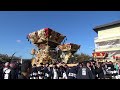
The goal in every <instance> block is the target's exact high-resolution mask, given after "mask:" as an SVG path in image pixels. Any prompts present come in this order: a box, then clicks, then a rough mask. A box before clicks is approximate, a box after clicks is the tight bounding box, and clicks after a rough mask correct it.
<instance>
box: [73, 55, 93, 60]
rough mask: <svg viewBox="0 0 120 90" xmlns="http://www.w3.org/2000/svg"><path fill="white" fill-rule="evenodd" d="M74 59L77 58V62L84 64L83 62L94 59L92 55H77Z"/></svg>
mask: <svg viewBox="0 0 120 90" xmlns="http://www.w3.org/2000/svg"><path fill="white" fill-rule="evenodd" d="M74 57H75V62H82V61H85V60H90V59H91V58H92V57H91V56H90V55H87V54H84V53H81V54H75V55H74Z"/></svg>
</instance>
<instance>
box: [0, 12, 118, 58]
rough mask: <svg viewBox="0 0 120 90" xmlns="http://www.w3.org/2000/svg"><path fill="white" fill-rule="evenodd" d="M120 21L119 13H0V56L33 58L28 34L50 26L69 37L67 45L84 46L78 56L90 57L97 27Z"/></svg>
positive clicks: (32, 46)
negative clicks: (85, 55)
mask: <svg viewBox="0 0 120 90" xmlns="http://www.w3.org/2000/svg"><path fill="white" fill-rule="evenodd" d="M116 20H120V11H0V53H3V54H8V55H12V54H13V53H14V52H16V56H22V58H31V57H32V56H31V55H30V51H31V49H32V48H34V47H35V46H34V45H32V44H30V43H29V42H28V41H27V39H26V35H27V34H29V33H31V32H33V31H36V30H39V29H42V28H46V27H49V28H51V29H54V30H56V31H57V32H60V33H62V34H63V35H66V36H67V41H66V43H70V42H72V43H75V44H79V45H81V48H80V50H78V52H77V53H81V52H83V53H86V54H89V55H91V53H92V52H93V49H94V38H95V37H97V34H96V33H95V32H94V31H93V28H94V27H95V26H97V25H101V24H105V23H109V22H112V21H116Z"/></svg>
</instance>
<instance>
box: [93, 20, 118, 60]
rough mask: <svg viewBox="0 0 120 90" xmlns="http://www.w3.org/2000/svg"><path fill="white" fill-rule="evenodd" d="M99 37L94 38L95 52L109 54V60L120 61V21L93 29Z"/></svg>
mask: <svg viewBox="0 0 120 90" xmlns="http://www.w3.org/2000/svg"><path fill="white" fill-rule="evenodd" d="M93 30H94V31H95V32H96V33H97V34H98V37H95V38H94V43H95V52H105V53H107V54H108V56H107V57H106V59H107V60H110V61H115V60H119V59H120V21H115V22H112V23H108V24H104V25H100V26H97V27H95V28H94V29H93Z"/></svg>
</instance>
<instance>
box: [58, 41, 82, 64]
mask: <svg viewBox="0 0 120 90" xmlns="http://www.w3.org/2000/svg"><path fill="white" fill-rule="evenodd" d="M58 48H59V49H60V50H61V51H62V55H61V58H62V60H63V62H65V63H68V61H69V60H71V59H73V60H74V59H75V58H74V54H75V52H77V50H78V49H79V48H80V45H77V44H73V43H69V44H63V45H59V46H58Z"/></svg>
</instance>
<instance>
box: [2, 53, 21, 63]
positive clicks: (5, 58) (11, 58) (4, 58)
mask: <svg viewBox="0 0 120 90" xmlns="http://www.w3.org/2000/svg"><path fill="white" fill-rule="evenodd" d="M17 59H20V58H19V57H16V56H8V55H7V54H0V61H2V62H11V61H12V60H17Z"/></svg>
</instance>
